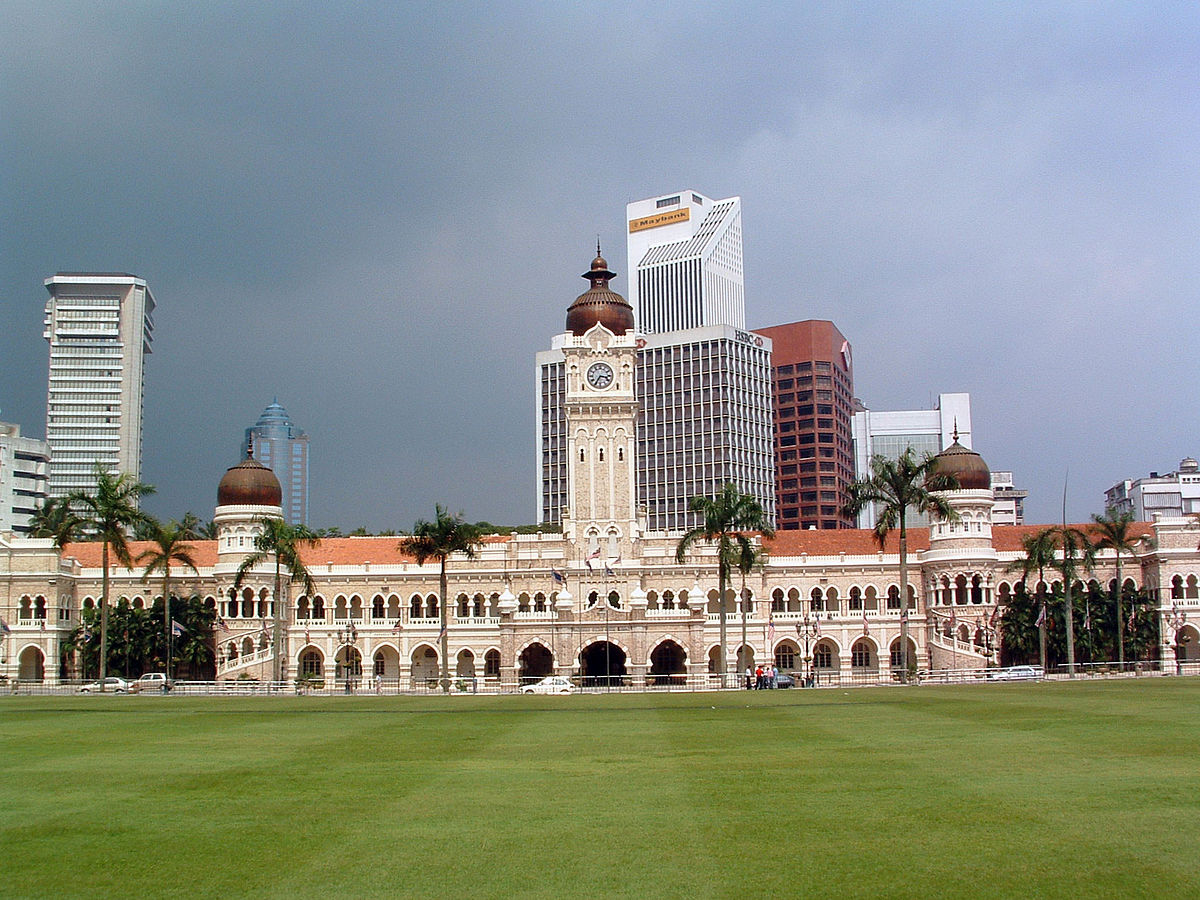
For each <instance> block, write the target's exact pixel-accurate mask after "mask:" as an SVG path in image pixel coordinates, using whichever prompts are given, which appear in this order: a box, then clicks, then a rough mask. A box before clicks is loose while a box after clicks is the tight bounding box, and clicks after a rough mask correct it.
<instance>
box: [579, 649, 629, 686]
mask: <svg viewBox="0 0 1200 900" xmlns="http://www.w3.org/2000/svg"><path fill="white" fill-rule="evenodd" d="M579 668H580V674H581V675H582V676H583V683H584V685H585V686H597V687H611V686H613V685H617V686H619V685H620V684H621V679H622V677H623V676H624V675H625V674H626V670H625V651H624V650H622V649H621V648H620V647H618V646H617V645H616V644H614V643H612V642H610V641H596V643H594V644H590V645H589V646H587V647H585V648H584V651H583V652H582V653H581V654H579Z"/></svg>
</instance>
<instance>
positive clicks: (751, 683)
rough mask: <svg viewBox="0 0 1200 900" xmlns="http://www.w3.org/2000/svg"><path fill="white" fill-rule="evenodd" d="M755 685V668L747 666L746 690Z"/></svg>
mask: <svg viewBox="0 0 1200 900" xmlns="http://www.w3.org/2000/svg"><path fill="white" fill-rule="evenodd" d="M753 687H754V670H753V669H751V668H750V667H749V666H746V690H750V689H751V688H753Z"/></svg>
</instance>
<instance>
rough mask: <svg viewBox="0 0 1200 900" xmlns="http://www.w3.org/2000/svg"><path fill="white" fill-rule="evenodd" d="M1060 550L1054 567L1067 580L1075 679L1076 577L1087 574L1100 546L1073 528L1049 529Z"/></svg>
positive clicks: (1069, 649)
mask: <svg viewBox="0 0 1200 900" xmlns="http://www.w3.org/2000/svg"><path fill="white" fill-rule="evenodd" d="M1046 530H1047V531H1049V532H1050V534H1051V535H1052V537H1053V540H1054V546H1055V547H1056V549H1057V550H1058V551H1059V552H1058V553H1057V554H1056V559H1055V561H1054V562H1053V563H1051V565H1053V566H1054V568H1056V569H1057V570H1058V571H1059V572H1061V573H1062V577H1063V594H1064V596H1065V597H1066V601H1067V602H1066V628H1065V629H1064V630H1065V631H1066V633H1067V674H1068V675H1069V676H1070V677H1072V678H1074V677H1075V608H1074V607H1075V596H1074V591H1075V577H1076V575H1077V572H1078V569H1079V568H1081V567H1082V569H1083V570H1084V571H1085V572H1086V571H1089V570H1090V569H1091V568H1092V565H1093V564H1094V563H1095V560H1096V546H1095V545H1094V544H1093V543H1092V541H1091V538H1089V537H1088V536H1087V535H1086V534H1084V533H1083V531H1081V530H1080V529H1078V528H1076V527H1075V526H1073V525H1067V524H1065V523H1064V524H1063V525H1054V526H1051V527H1050V528H1047V529H1046Z"/></svg>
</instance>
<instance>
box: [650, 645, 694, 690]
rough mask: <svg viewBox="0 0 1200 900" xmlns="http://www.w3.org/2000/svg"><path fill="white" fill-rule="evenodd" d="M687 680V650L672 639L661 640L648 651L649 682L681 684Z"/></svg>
mask: <svg viewBox="0 0 1200 900" xmlns="http://www.w3.org/2000/svg"><path fill="white" fill-rule="evenodd" d="M686 680H687V652H686V651H685V650H684V649H683V648H682V647H680V646H679V645H678V644H677V643H675V642H674V641H663V642H662V643H661V644H659V645H658V646H657V647H655V648H654V649H653V650H651V651H650V683H651V684H655V685H668V684H683V683H685V681H686Z"/></svg>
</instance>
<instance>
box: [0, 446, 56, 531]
mask: <svg viewBox="0 0 1200 900" xmlns="http://www.w3.org/2000/svg"><path fill="white" fill-rule="evenodd" d="M49 464H50V448H49V447H48V446H47V444H46V442H45V441H39V440H38V439H37V438H30V437H21V426H20V425H12V424H10V423H8V422H0V532H4V531H11V532H13V533H15V534H22V535H24V534H28V533H29V524H30V519H32V518H33V514H34V513H35V512H37V510H38V508H39V507H40V506H41V505H42V504H43V503H45V502H46V472H47V468H48V467H49Z"/></svg>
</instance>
